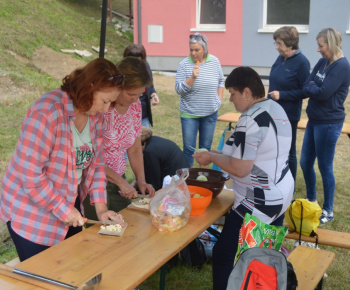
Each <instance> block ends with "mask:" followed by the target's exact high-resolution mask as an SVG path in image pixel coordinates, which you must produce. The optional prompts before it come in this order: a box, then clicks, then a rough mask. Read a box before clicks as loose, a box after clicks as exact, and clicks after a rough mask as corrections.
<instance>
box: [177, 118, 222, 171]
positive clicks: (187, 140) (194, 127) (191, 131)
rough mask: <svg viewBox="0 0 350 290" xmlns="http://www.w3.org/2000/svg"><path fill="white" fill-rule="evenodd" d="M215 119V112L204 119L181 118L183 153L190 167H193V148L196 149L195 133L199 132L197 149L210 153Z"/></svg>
mask: <svg viewBox="0 0 350 290" xmlns="http://www.w3.org/2000/svg"><path fill="white" fill-rule="evenodd" d="M217 118H218V112H217V111H216V112H215V113H214V114H211V115H209V116H206V117H200V118H181V126H182V140H183V152H184V155H185V157H186V159H187V161H188V163H189V164H190V166H192V165H193V157H192V155H193V154H194V149H193V148H196V143H197V142H196V141H197V132H198V131H199V144H198V148H205V149H207V150H208V151H210V149H211V144H212V143H213V136H214V131H215V126H216V120H217ZM191 147H193V148H191Z"/></svg>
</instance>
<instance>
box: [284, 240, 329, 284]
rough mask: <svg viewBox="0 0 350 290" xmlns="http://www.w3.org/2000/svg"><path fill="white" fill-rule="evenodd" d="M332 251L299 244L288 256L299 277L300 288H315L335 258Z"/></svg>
mask: <svg viewBox="0 0 350 290" xmlns="http://www.w3.org/2000/svg"><path fill="white" fill-rule="evenodd" d="M334 257H335V254H334V253H332V252H328V251H324V250H319V249H315V248H310V247H305V246H298V247H296V248H295V249H294V250H293V251H292V252H291V254H290V255H289V256H288V258H287V260H288V261H289V262H291V263H292V265H293V268H294V271H295V274H296V276H297V279H298V289H303V290H314V289H315V288H316V287H317V285H318V283H319V282H320V281H321V279H322V278H323V275H324V273H326V271H327V270H328V268H329V266H330V265H331V264H332V262H333V260H334Z"/></svg>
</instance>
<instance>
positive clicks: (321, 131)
mask: <svg viewBox="0 0 350 290" xmlns="http://www.w3.org/2000/svg"><path fill="white" fill-rule="evenodd" d="M316 39H317V44H318V49H317V51H318V52H319V53H321V55H322V58H321V59H320V60H319V61H318V63H317V64H316V65H315V67H314V69H313V71H312V73H311V74H310V76H309V78H308V79H307V81H306V83H305V85H304V89H303V92H304V94H305V96H306V97H308V98H309V103H308V105H307V108H306V113H307V115H308V117H309V122H308V123H307V126H306V130H305V135H304V141H303V148H302V150H301V158H300V166H301V169H302V170H303V173H304V179H305V184H306V192H307V198H308V200H310V201H316V200H317V196H316V174H315V169H314V164H315V160H316V158H317V163H318V168H319V169H320V172H321V176H322V182H323V193H324V203H323V212H322V215H321V218H320V221H321V223H327V222H329V221H332V220H333V219H334V215H333V200H334V191H335V178H334V173H333V159H334V153H335V147H336V144H337V141H338V138H339V135H340V133H341V130H342V127H343V123H344V119H345V112H344V102H345V99H346V97H347V95H348V92H349V85H350V65H349V62H348V60H347V59H346V58H345V57H344V54H343V51H342V49H341V46H342V36H341V33H340V32H339V31H337V30H336V29H334V28H326V29H323V30H322V31H321V32H320V33H319V34H318V35H317V37H316Z"/></svg>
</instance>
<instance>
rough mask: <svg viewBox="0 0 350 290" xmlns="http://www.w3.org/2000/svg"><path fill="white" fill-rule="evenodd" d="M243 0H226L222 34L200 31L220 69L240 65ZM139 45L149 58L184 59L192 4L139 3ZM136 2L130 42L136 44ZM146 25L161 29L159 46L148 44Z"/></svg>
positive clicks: (192, 23) (164, 0) (185, 1)
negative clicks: (156, 26) (167, 57)
mask: <svg viewBox="0 0 350 290" xmlns="http://www.w3.org/2000/svg"><path fill="white" fill-rule="evenodd" d="M242 2H243V0H226V31H225V32H208V31H201V33H203V34H204V35H206V36H207V37H208V39H209V43H208V49H209V53H211V54H214V55H215V56H217V57H218V58H219V60H220V62H221V64H222V65H240V64H241V58H242V13H243V3H242ZM141 6H142V7H141V27H142V34H141V35H142V44H143V45H144V46H145V48H146V51H147V55H150V56H187V55H188V54H189V44H188V41H189V35H190V34H193V33H194V32H193V31H191V28H195V26H196V0H176V1H170V0H141ZM137 21H138V19H137V0H134V39H135V43H137V42H138V31H137V29H138V22H137ZM148 25H162V26H163V43H149V42H148Z"/></svg>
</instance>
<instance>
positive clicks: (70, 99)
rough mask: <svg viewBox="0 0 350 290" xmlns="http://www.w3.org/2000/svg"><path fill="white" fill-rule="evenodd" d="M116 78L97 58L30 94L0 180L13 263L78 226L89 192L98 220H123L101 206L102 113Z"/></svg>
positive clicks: (0, 207) (0, 209)
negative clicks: (45, 90) (14, 252)
mask: <svg viewBox="0 0 350 290" xmlns="http://www.w3.org/2000/svg"><path fill="white" fill-rule="evenodd" d="M123 79H124V77H123V76H121V75H119V73H118V70H117V68H116V66H115V65H114V64H113V63H112V62H110V61H108V60H105V59H103V58H98V59H95V60H93V61H91V62H90V63H88V64H87V65H86V66H85V67H83V68H79V69H76V70H74V71H73V72H72V73H71V74H69V75H67V76H66V77H65V78H64V79H63V84H62V86H61V87H60V88H58V89H55V90H53V91H50V92H48V93H46V94H45V95H43V96H42V97H40V98H39V99H37V100H36V101H35V102H34V104H33V105H32V106H31V108H30V109H29V110H28V112H27V114H26V116H25V118H24V121H23V123H22V126H21V131H20V135H19V139H18V143H17V146H16V149H15V153H14V155H13V157H12V159H11V161H10V164H9V166H8V168H7V171H6V173H5V176H4V178H3V181H2V184H1V199H0V214H1V220H2V221H3V222H5V223H7V227H8V229H9V232H10V235H11V237H12V239H13V241H14V244H15V246H16V249H17V252H18V255H19V258H20V260H21V261H23V260H25V259H28V258H30V257H31V256H33V255H35V254H37V253H39V252H41V251H43V250H45V249H47V248H48V247H50V246H52V245H55V244H57V243H59V242H60V241H62V240H64V239H66V238H68V237H70V236H72V235H73V234H75V233H77V232H79V231H81V227H82V225H83V224H84V220H83V215H84V209H83V207H82V202H83V200H84V199H85V198H86V197H87V195H89V197H90V201H91V203H93V204H94V205H95V209H96V213H97V217H98V219H99V220H101V221H107V220H113V221H118V222H121V223H122V222H123V217H122V216H121V215H117V214H116V213H115V212H114V211H111V210H108V209H107V199H106V174H105V169H104V167H105V164H104V160H103V151H102V140H103V115H102V114H103V113H105V112H107V111H108V109H109V107H110V106H111V104H114V102H115V101H116V100H117V97H118V96H119V94H120V91H121V89H120V85H121V83H122V82H123Z"/></svg>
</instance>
